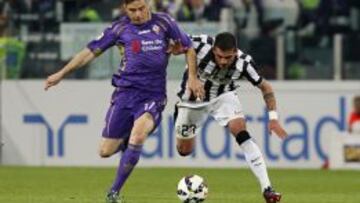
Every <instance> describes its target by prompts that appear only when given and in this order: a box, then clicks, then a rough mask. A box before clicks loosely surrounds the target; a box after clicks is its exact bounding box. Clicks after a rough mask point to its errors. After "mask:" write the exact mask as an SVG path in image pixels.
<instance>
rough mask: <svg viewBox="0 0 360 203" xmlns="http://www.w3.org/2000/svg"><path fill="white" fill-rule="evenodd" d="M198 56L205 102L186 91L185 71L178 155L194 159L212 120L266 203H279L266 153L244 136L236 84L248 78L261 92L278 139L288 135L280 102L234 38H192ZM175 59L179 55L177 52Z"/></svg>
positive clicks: (178, 109)
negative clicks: (237, 151)
mask: <svg viewBox="0 0 360 203" xmlns="http://www.w3.org/2000/svg"><path fill="white" fill-rule="evenodd" d="M191 38H192V41H193V47H194V48H195V50H196V53H197V75H198V78H199V79H200V80H201V81H202V84H203V85H204V90H205V94H204V97H198V96H197V95H195V94H193V92H192V91H191V90H190V89H189V88H188V87H187V84H188V83H187V81H188V78H189V77H188V76H189V72H191V71H192V70H189V69H186V71H185V73H184V75H183V80H182V83H181V87H180V91H179V93H178V96H179V98H180V102H178V103H177V104H176V107H175V119H176V121H175V129H176V136H177V150H178V152H179V154H180V155H182V156H187V155H189V154H191V153H192V151H193V148H194V144H195V136H196V134H197V133H198V132H199V128H200V126H201V124H202V123H203V121H204V120H205V119H206V118H207V116H208V115H210V116H212V117H213V118H214V119H215V120H216V121H217V122H218V123H219V124H220V125H221V126H226V127H227V128H228V129H229V131H230V132H231V134H232V135H233V136H234V138H235V140H236V142H237V143H238V145H239V146H240V148H241V149H242V151H243V152H244V155H245V159H246V161H247V163H248V165H249V166H250V168H251V170H252V172H253V173H254V174H255V176H256V177H257V179H258V180H259V182H260V186H261V191H262V193H263V196H264V198H265V200H266V202H267V203H275V202H279V201H280V199H281V194H280V193H277V192H275V191H274V189H273V188H272V186H271V183H270V180H269V177H268V174H267V169H266V165H265V162H264V159H263V156H262V153H261V151H260V149H259V147H258V146H257V144H256V143H255V142H254V141H253V140H252V138H251V136H250V134H249V132H248V131H247V130H246V122H245V116H244V113H243V110H242V106H241V103H240V101H239V99H238V97H237V95H236V92H235V90H236V88H237V82H238V81H239V80H240V79H241V78H243V77H244V78H246V79H247V80H248V81H250V82H251V83H252V84H253V85H254V86H256V87H258V88H259V89H260V90H261V91H262V94H263V98H264V101H265V104H266V106H267V109H268V111H269V126H268V127H269V130H270V132H275V133H276V134H277V135H278V136H279V137H280V138H285V137H286V136H287V133H286V132H285V130H284V129H283V128H282V127H281V125H280V123H279V121H278V114H277V112H276V100H275V96H274V92H273V89H272V87H271V85H270V83H269V82H267V81H266V80H265V79H264V78H263V77H261V76H260V75H259V74H258V73H257V71H256V64H255V63H254V61H253V59H252V58H251V56H250V55H247V54H245V53H243V52H242V51H241V50H239V49H237V45H236V39H235V37H234V36H233V35H232V34H231V33H227V32H225V33H220V34H218V35H217V36H216V38H215V40H214V39H213V38H211V37H209V36H207V35H199V36H192V37H191ZM171 49H172V53H173V54H178V53H181V50H180V49H179V47H175V46H173V47H172V48H171Z"/></svg>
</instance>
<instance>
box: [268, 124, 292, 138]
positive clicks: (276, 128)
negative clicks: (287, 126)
mask: <svg viewBox="0 0 360 203" xmlns="http://www.w3.org/2000/svg"><path fill="white" fill-rule="evenodd" d="M269 132H270V134H272V133H273V132H274V133H275V134H276V135H277V136H278V137H279V138H281V139H285V138H286V137H287V136H288V135H287V133H286V131H285V130H284V129H283V128H282V127H281V125H280V123H279V121H278V120H270V121H269Z"/></svg>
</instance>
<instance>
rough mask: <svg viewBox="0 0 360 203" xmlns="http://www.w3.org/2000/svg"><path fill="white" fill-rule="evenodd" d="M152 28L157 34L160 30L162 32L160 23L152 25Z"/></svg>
mask: <svg viewBox="0 0 360 203" xmlns="http://www.w3.org/2000/svg"><path fill="white" fill-rule="evenodd" d="M152 30H153V31H154V32H155V33H156V34H159V32H160V27H159V26H158V25H154V26H153V27H152Z"/></svg>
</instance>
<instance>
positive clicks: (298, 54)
mask: <svg viewBox="0 0 360 203" xmlns="http://www.w3.org/2000/svg"><path fill="white" fill-rule="evenodd" d="M120 3H121V1H119V0H89V1H76V0H64V1H55V0H1V1H0V35H1V40H0V44H1V47H2V49H3V50H2V51H1V55H0V57H2V58H5V59H6V60H5V61H6V66H7V71H6V72H7V78H42V77H44V76H45V75H48V74H49V73H52V72H53V71H54V70H56V69H57V68H58V67H59V66H61V65H62V64H64V63H65V62H66V61H64V60H61V57H60V48H61V39H60V25H61V23H64V22H88V23H90V22H92V23H98V22H104V23H108V22H111V21H113V20H115V19H116V18H117V17H118V16H119V15H121V7H120ZM152 8H153V10H154V11H160V12H167V13H169V14H171V15H172V16H173V17H174V18H176V19H177V20H178V21H179V22H194V23H196V22H198V23H199V22H219V21H221V17H222V12H223V11H225V10H227V11H231V12H232V13H233V21H234V24H235V30H234V32H235V34H236V35H237V38H238V41H239V46H240V47H241V49H243V50H245V51H247V52H248V53H250V54H251V55H253V57H254V58H255V59H256V61H257V62H258V63H259V64H261V65H262V66H261V67H262V69H261V72H262V74H263V75H265V77H267V78H269V79H276V71H277V70H276V67H277V65H276V63H277V62H276V51H269V50H276V46H277V44H276V37H277V36H279V35H283V36H284V37H285V42H286V43H285V59H286V60H285V61H286V63H285V67H286V70H285V79H332V78H333V68H332V67H333V64H332V61H331V60H328V59H329V58H333V56H332V53H333V45H334V43H333V36H334V35H335V34H338V33H341V34H343V36H344V38H343V52H344V54H343V61H344V63H343V73H344V75H343V79H356V78H359V75H360V71H359V70H358V69H357V68H356V67H357V65H358V64H359V63H360V60H359V58H358V57H357V56H356V53H358V52H359V50H358V49H359V47H360V46H359V45H360V35H359V27H360V12H359V11H360V10H359V8H360V2H359V1H356V0H269V1H265V0H152ZM279 9H282V10H281V11H284V13H286V10H287V11H288V13H289V14H287V15H274V13H276V11H279ZM289 18H290V19H294V20H293V21H292V22H288V21H289V20H288V19H289ZM251 19H255V22H256V23H255V26H257V28H256V32H248V31H247V30H249V29H252V27H251V21H252V20H251ZM215 34H216V33H214V35H215ZM72 77H75V78H88V75H87V74H86V73H77V74H76V75H72ZM179 77H180V76H179Z"/></svg>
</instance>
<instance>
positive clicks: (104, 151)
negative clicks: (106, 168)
mask: <svg viewBox="0 0 360 203" xmlns="http://www.w3.org/2000/svg"><path fill="white" fill-rule="evenodd" d="M113 154H114V151H113V150H109V149H106V148H101V149H100V150H99V155H100V157H101V158H108V157H110V156H111V155H113Z"/></svg>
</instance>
